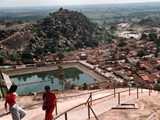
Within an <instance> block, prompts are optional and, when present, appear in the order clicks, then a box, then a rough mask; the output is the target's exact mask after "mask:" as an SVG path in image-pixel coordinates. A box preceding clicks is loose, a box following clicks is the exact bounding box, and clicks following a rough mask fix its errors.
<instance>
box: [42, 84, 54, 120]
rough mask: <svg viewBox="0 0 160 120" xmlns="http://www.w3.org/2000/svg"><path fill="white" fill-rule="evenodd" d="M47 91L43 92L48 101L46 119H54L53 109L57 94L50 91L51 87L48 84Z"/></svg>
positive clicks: (46, 101) (45, 99)
mask: <svg viewBox="0 0 160 120" xmlns="http://www.w3.org/2000/svg"><path fill="white" fill-rule="evenodd" d="M44 89H45V93H44V94H43V100H44V101H45V103H46V113H45V120H52V119H53V115H52V113H53V111H54V107H55V105H56V102H57V98H56V95H55V94H54V93H53V92H52V91H50V87H49V86H48V85H47V86H45V88H44Z"/></svg>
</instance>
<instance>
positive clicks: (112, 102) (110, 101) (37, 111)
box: [0, 88, 158, 120]
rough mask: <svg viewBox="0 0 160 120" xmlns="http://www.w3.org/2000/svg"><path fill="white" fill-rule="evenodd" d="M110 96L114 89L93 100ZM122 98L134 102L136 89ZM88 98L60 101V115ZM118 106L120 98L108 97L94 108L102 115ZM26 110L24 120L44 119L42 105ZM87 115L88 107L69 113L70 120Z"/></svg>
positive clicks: (97, 102)
mask: <svg viewBox="0 0 160 120" xmlns="http://www.w3.org/2000/svg"><path fill="white" fill-rule="evenodd" d="M126 89H127V90H128V88H125V89H124V88H120V89H118V90H116V92H118V91H124V90H126ZM109 94H113V89H109V90H107V89H106V90H104V91H101V92H97V93H94V94H93V99H96V98H100V97H103V96H106V95H109ZM151 94H158V93H157V92H152V93H151ZM147 95H149V94H148V90H143V93H141V92H140V90H139V97H141V96H147ZM121 96H122V98H121V102H123V103H124V102H127V101H129V100H133V99H135V98H137V95H136V89H135V90H134V91H131V95H130V96H129V93H128V92H125V93H122V94H121ZM88 97H89V95H83V96H77V97H73V98H65V99H60V100H59V101H58V114H60V113H62V112H64V111H65V110H68V109H69V108H72V107H74V106H76V105H78V104H80V103H84V102H86V100H87V99H88ZM117 104H118V98H117V95H116V98H114V96H111V97H107V98H105V99H101V100H98V101H95V102H93V105H92V108H93V110H94V111H95V113H96V115H100V114H102V113H104V112H105V111H108V110H109V109H111V108H112V107H113V106H116V105H117ZM25 110H26V112H27V115H26V117H25V118H24V119H23V120H43V118H44V111H42V110H41V104H39V105H36V106H33V107H29V108H28V109H25ZM87 114H88V109H87V106H82V107H80V108H77V109H75V110H72V111H70V112H69V113H68V120H86V119H87V117H88V115H87ZM91 117H93V115H92V113H91ZM0 120H11V115H10V114H9V115H6V116H4V117H1V118H0ZM57 120H64V115H63V116H61V117H60V118H58V119H57Z"/></svg>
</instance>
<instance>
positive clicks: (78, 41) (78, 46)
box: [75, 40, 83, 49]
mask: <svg viewBox="0 0 160 120" xmlns="http://www.w3.org/2000/svg"><path fill="white" fill-rule="evenodd" d="M75 48H77V49H78V48H83V42H82V40H77V41H76V44H75Z"/></svg>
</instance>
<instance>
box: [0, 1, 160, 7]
mask: <svg viewBox="0 0 160 120" xmlns="http://www.w3.org/2000/svg"><path fill="white" fill-rule="evenodd" d="M1 1H2V0H0V8H15V7H17V8H22V7H25V8H27V7H47V6H49V7H50V6H55V7H60V6H62V7H63V6H88V5H123V4H138V3H140V4H142V3H157V2H158V3H160V0H157V1H153V0H148V1H147V0H145V1H139V0H134V1H132V0H130V1H126V0H122V2H104V3H99V2H95V3H93V2H92V3H90V2H86V3H85V2H82V4H80V3H77V4H76V3H75V4H74V3H73V4H69V3H62V4H59V3H56V4H43V5H42V4H36V5H35V4H34V2H33V4H31V2H28V3H27V4H25V3H24V4H25V5H24V4H23V3H19V4H16V1H19V0H11V1H12V2H11V1H10V2H1ZM28 1H31V0H28ZM35 1H37V0H35ZM39 1H40V0H39ZM41 1H43V0H41ZM62 1H63V0H62ZM70 1H72V0H70ZM82 1H83V0H82ZM86 1H87V0H86ZM94 1H97V0H94ZM103 1H105V0H103ZM110 1H115V0H110ZM11 3H13V4H11Z"/></svg>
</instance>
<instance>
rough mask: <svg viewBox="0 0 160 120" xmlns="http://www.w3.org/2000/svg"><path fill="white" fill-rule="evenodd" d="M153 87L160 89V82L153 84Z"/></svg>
mask: <svg viewBox="0 0 160 120" xmlns="http://www.w3.org/2000/svg"><path fill="white" fill-rule="evenodd" d="M154 89H155V90H158V91H160V84H159V83H157V84H155V85H154Z"/></svg>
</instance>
